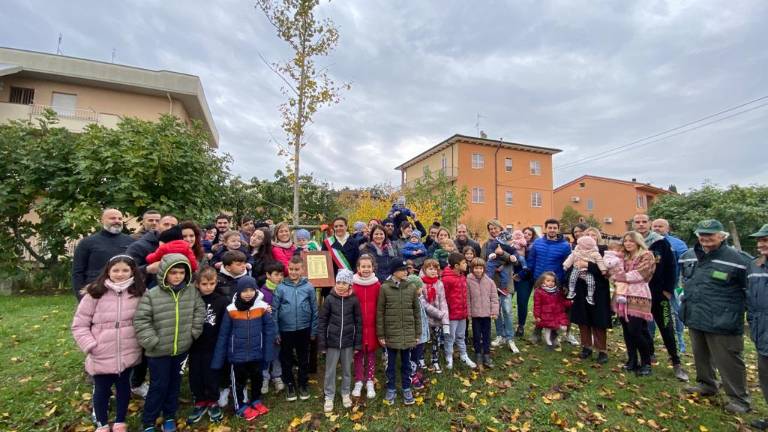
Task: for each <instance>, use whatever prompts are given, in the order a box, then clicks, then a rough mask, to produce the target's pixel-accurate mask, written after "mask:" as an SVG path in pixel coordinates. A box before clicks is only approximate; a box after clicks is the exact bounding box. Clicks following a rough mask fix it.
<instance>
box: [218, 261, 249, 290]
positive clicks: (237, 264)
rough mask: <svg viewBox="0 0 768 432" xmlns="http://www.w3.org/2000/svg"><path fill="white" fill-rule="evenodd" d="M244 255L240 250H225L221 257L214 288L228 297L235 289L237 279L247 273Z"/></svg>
mask: <svg viewBox="0 0 768 432" xmlns="http://www.w3.org/2000/svg"><path fill="white" fill-rule="evenodd" d="M246 260H247V258H246V256H245V254H244V253H242V252H240V251H237V250H235V251H226V252H224V254H223V255H222V257H221V263H220V264H221V268H219V277H218V281H217V283H216V290H218V291H219V292H220V293H222V294H224V295H225V296H227V297H228V298H232V294H234V292H235V291H236V289H237V280H238V279H240V278H241V277H243V276H245V275H247V274H248V269H247V268H246Z"/></svg>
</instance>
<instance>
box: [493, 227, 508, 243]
mask: <svg viewBox="0 0 768 432" xmlns="http://www.w3.org/2000/svg"><path fill="white" fill-rule="evenodd" d="M496 240H498V241H503V242H504V243H508V242H509V241H510V240H512V234H510V233H509V231H507V230H504V231H502V232H500V233H499V236H498V237H496Z"/></svg>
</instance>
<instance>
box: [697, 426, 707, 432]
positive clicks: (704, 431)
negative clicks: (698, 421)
mask: <svg viewBox="0 0 768 432" xmlns="http://www.w3.org/2000/svg"><path fill="white" fill-rule="evenodd" d="M699 432H709V429H707V427H706V426H704V425H699Z"/></svg>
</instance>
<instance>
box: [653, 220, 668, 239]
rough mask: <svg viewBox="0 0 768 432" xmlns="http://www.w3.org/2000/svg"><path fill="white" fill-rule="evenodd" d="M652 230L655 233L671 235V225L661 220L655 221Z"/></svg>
mask: <svg viewBox="0 0 768 432" xmlns="http://www.w3.org/2000/svg"><path fill="white" fill-rule="evenodd" d="M651 229H652V230H653V232H655V233H658V234H661V235H663V236H665V235H667V234H668V233H669V224H668V223H666V221H663V220H661V219H656V220H655V221H653V224H651Z"/></svg>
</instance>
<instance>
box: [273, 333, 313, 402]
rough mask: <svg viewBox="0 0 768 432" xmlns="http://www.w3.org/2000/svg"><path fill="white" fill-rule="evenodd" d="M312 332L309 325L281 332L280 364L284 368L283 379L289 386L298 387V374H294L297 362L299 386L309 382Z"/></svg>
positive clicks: (304, 385)
mask: <svg viewBox="0 0 768 432" xmlns="http://www.w3.org/2000/svg"><path fill="white" fill-rule="evenodd" d="M310 334H311V330H310V328H309V327H307V328H305V329H301V330H296V331H290V332H280V366H281V367H282V368H283V381H284V382H285V384H286V385H287V386H288V387H289V388H296V376H295V375H294V374H293V366H294V365H295V364H298V366H299V376H298V380H299V381H298V382H299V387H306V386H307V384H308V383H309V343H310ZM294 355H295V357H294Z"/></svg>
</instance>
